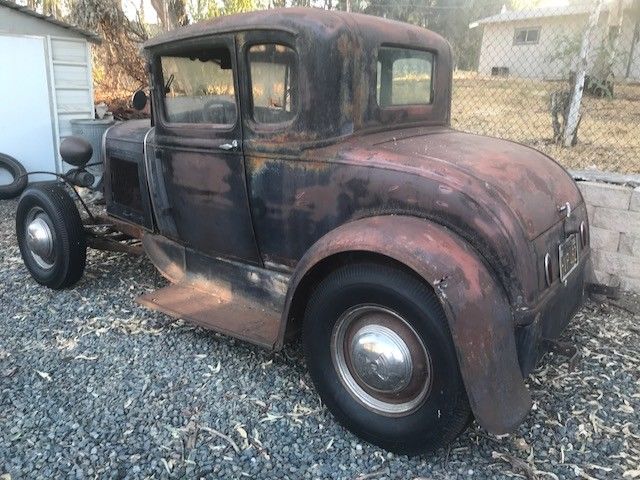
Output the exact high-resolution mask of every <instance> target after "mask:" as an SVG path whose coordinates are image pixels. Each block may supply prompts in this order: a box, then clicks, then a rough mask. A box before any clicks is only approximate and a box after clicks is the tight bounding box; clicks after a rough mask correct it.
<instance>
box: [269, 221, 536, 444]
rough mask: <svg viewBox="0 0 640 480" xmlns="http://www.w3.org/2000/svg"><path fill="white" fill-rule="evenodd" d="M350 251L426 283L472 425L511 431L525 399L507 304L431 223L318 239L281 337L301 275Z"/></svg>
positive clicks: (348, 227)
mask: <svg viewBox="0 0 640 480" xmlns="http://www.w3.org/2000/svg"><path fill="white" fill-rule="evenodd" d="M350 251H360V252H371V253H376V254H381V255H384V256H387V257H390V258H392V259H394V260H396V261H398V262H401V263H402V264H404V265H406V266H408V267H409V268H411V269H412V270H414V271H415V272H416V273H417V274H418V275H420V276H421V277H422V278H423V279H424V280H425V281H426V282H427V283H428V284H429V285H431V287H432V288H433V289H434V291H435V293H436V295H437V296H438V298H439V299H440V301H441V303H442V306H443V308H444V311H445V314H446V316H447V320H448V322H449V329H450V331H451V336H452V338H453V342H454V344H455V348H456V352H457V356H458V363H459V366H460V372H461V374H462V379H463V381H464V384H465V388H466V391H467V395H468V398H469V403H470V405H471V409H472V411H473V414H474V415H475V418H476V421H477V422H478V423H479V424H480V425H481V426H482V427H484V428H485V429H486V430H488V431H489V432H492V433H495V434H502V433H506V432H510V431H512V430H514V429H515V428H516V427H517V426H518V425H519V424H520V422H522V420H523V418H524V417H525V416H526V415H527V413H528V411H529V408H530V406H531V398H530V396H529V392H528V390H527V388H526V386H525V384H524V380H523V378H522V374H521V372H520V368H519V365H518V356H517V352H516V342H515V335H514V323H513V317H512V312H511V308H510V306H509V302H508V300H507V297H506V295H505V292H504V290H503V288H502V287H501V286H500V285H499V284H498V282H497V281H496V280H495V278H494V276H493V275H492V274H491V273H490V271H489V270H488V268H487V267H486V265H485V264H484V263H483V261H482V260H481V259H480V258H479V256H478V255H477V254H476V252H475V251H474V250H473V249H472V247H470V246H469V245H468V244H467V243H466V242H464V241H463V240H461V239H460V238H459V237H457V236H456V235H455V234H453V233H452V232H451V231H449V230H447V229H446V228H444V227H442V226H440V225H437V224H435V223H433V222H430V221H427V220H424V219H420V218H417V217H408V216H393V215H389V216H377V217H369V218H365V219H361V220H356V221H354V222H350V223H346V224H344V225H342V226H340V227H338V228H336V229H335V230H332V231H331V232H329V233H328V234H326V235H325V236H324V237H322V238H321V239H320V240H318V241H317V242H316V243H315V244H314V245H313V246H312V247H311V248H310V249H309V251H308V252H307V253H306V254H305V255H304V257H303V258H302V259H301V260H300V262H299V263H298V265H297V267H296V272H295V273H294V275H293V277H292V279H291V282H290V285H289V290H288V292H287V298H286V301H285V309H284V312H283V321H282V322H281V323H282V329H283V330H282V332H281V338H282V337H283V336H284V328H285V325H286V323H287V320H288V318H289V311H290V309H291V305H292V299H293V297H294V294H295V292H296V290H297V288H298V286H299V285H300V284H301V282H302V281H303V279H304V278H305V276H306V275H307V274H309V273H310V272H311V270H312V269H313V267H314V266H315V265H317V264H318V263H319V262H321V261H322V260H324V259H326V258H328V257H330V256H332V255H336V254H340V253H345V252H350Z"/></svg>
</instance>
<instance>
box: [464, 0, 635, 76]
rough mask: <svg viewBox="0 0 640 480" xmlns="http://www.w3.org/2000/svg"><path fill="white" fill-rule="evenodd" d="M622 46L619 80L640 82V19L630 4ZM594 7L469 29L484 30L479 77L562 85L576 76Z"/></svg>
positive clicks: (616, 67) (601, 32)
mask: <svg viewBox="0 0 640 480" xmlns="http://www.w3.org/2000/svg"><path fill="white" fill-rule="evenodd" d="M625 5H626V7H625V8H624V14H623V20H622V27H621V29H620V34H619V39H618V41H617V48H616V55H615V61H614V63H613V73H614V76H615V78H616V79H629V80H632V81H640V48H639V47H640V46H639V45H638V37H639V31H638V30H639V28H638V14H637V13H636V12H634V11H633V10H632V9H631V8H630V7H631V3H630V2H626V3H625ZM592 9H593V5H590V4H589V5H567V6H560V7H544V8H536V9H530V10H518V11H511V10H507V9H505V8H503V10H502V12H501V13H499V14H497V15H493V16H490V17H486V18H482V19H480V20H477V21H475V22H473V23H472V24H471V25H469V28H482V29H483V34H482V45H481V50H480V60H479V64H478V72H479V73H480V74H483V75H509V76H514V77H522V78H531V79H543V80H560V79H566V78H568V74H569V72H570V71H572V70H575V67H576V59H577V57H578V50H579V48H580V41H581V36H582V32H583V31H584V29H585V25H586V22H587V19H588V17H589V14H590V12H591V10H592ZM611 11H612V8H611V6H610V5H605V6H604V10H603V11H602V13H601V15H600V19H599V22H598V28H597V30H596V31H595V32H594V35H593V37H592V39H591V42H592V48H591V53H590V55H589V67H588V68H587V73H589V71H590V70H591V69H592V68H593V66H594V64H595V62H596V61H597V58H598V55H601V54H602V49H603V47H604V45H605V42H606V36H607V31H608V26H609V25H610V12H611Z"/></svg>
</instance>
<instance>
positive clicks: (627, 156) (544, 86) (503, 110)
mask: <svg viewBox="0 0 640 480" xmlns="http://www.w3.org/2000/svg"><path fill="white" fill-rule="evenodd" d="M562 88H566V83H562V82H545V81H538V80H526V79H515V78H495V77H494V78H491V77H483V76H480V75H478V74H475V73H469V72H460V73H456V74H454V79H453V105H452V115H451V117H452V118H451V123H452V125H453V126H454V127H455V128H458V129H460V130H466V131H470V132H474V133H480V134H483V135H491V136H496V137H501V138H507V139H510V140H515V141H518V142H522V143H525V144H527V145H531V146H532V147H535V148H537V149H539V150H542V151H543V152H545V153H547V154H549V155H550V156H552V157H553V158H555V159H556V160H558V161H559V162H560V163H561V164H562V165H564V166H565V167H567V168H572V169H582V168H589V167H595V168H598V169H600V170H608V171H616V172H623V173H640V85H638V84H635V85H631V84H622V83H619V84H616V86H615V96H614V98H612V99H607V98H605V99H599V98H592V97H585V98H584V103H583V106H584V110H583V111H584V114H583V118H582V122H581V124H580V129H579V131H578V145H576V146H575V147H571V148H562V147H560V146H558V145H556V144H554V143H553V141H552V137H553V130H552V127H551V114H550V113H549V94H550V93H551V92H553V91H555V90H559V89H562Z"/></svg>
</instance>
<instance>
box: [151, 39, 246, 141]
mask: <svg viewBox="0 0 640 480" xmlns="http://www.w3.org/2000/svg"><path fill="white" fill-rule="evenodd" d="M221 47H223V48H226V49H227V50H229V54H230V58H231V73H232V79H233V89H234V100H235V104H236V118H235V121H234V122H233V123H232V124H230V123H185V122H170V121H169V119H168V118H167V112H166V108H165V94H164V91H163V90H164V85H165V79H164V74H163V71H162V60H161V59H162V57H167V56H187V52H189V50H190V49H191V50H195V49H203V48H204V49H213V48H221ZM151 66H152V67H151V68H152V77H153V79H154V82H155V85H154V91H155V92H156V97H157V99H158V100H157V102H155V103H156V107H157V108H156V109H155V110H156V112H157V114H158V115H157V119H158V123H159V126H160V127H161V129H162V130H165V131H167V132H171V133H172V134H173V135H177V136H182V137H202V136H203V135H206V132H211V131H215V132H217V133H220V134H231V133H233V132H236V131H237V130H238V128H239V126H240V124H241V121H242V119H241V117H242V113H241V110H242V104H241V101H240V85H239V71H238V63H237V61H236V44H235V39H234V37H233V35H214V36H211V37H207V38H205V39H203V38H197V39H189V40H187V41H184V42H177V43H175V44H171V45H169V46H166V47H165V48H159V49H158V50H157V51H154V52H153V56H152V58H151ZM178 132H179V133H178Z"/></svg>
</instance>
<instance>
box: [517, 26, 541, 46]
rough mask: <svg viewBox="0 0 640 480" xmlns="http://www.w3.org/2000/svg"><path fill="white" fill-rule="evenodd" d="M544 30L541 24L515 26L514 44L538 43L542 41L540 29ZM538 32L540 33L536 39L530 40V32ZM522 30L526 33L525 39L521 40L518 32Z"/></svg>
mask: <svg viewBox="0 0 640 480" xmlns="http://www.w3.org/2000/svg"><path fill="white" fill-rule="evenodd" d="M541 30H542V27H541V26H532V27H514V29H513V44H514V45H516V46H521V45H537V44H538V43H540V31H541ZM533 31H535V32H537V33H538V35H537V37H536V40H535V41H528V40H527V38H528V37H529V32H533ZM520 32H525V34H524V41H519V40H518V33H520Z"/></svg>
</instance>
